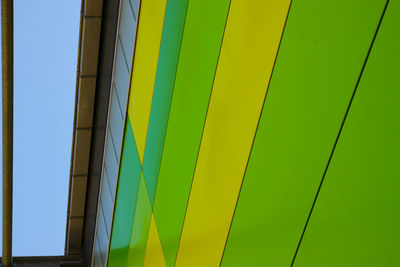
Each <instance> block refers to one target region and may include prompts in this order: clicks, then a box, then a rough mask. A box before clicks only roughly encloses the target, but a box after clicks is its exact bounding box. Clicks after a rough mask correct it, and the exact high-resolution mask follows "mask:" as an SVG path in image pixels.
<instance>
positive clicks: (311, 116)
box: [221, 0, 385, 266]
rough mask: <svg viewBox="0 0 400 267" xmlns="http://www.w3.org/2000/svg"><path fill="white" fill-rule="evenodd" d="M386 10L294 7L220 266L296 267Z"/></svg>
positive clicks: (358, 2)
mask: <svg viewBox="0 0 400 267" xmlns="http://www.w3.org/2000/svg"><path fill="white" fill-rule="evenodd" d="M384 2H385V1H371V2H368V3H367V2H365V1H362V0H355V1H350V2H349V1H345V0H340V1H331V2H329V3H328V2H321V1H318V0H307V1H293V2H292V4H291V8H290V13H289V16H288V20H287V24H286V28H285V33H284V36H283V38H282V43H281V46H280V49H279V55H278V57H277V61H276V65H275V68H274V74H273V76H272V78H271V83H270V87H269V89H268V95H267V98H266V102H265V105H264V108H263V112H262V115H261V119H260V124H259V127H258V130H257V135H256V138H255V141H254V146H253V149H252V152H251V156H250V159H249V163H248V167H247V170H246V174H245V178H244V182H243V187H242V190H241V193H240V198H239V201H238V204H237V208H236V211H235V217H234V219H233V222H232V226H231V231H230V234H229V237H228V241H227V244H226V249H225V253H224V258H223V260H222V264H221V265H222V266H289V265H290V263H291V261H292V258H293V255H294V252H295V250H296V246H297V243H298V240H299V238H300V235H301V232H302V230H303V227H304V224H305V221H306V219H307V215H308V212H309V210H310V207H311V204H312V201H313V199H314V196H315V192H316V189H317V187H318V185H319V182H320V180H321V177H322V174H323V172H324V168H325V166H326V162H327V160H328V158H329V155H330V152H331V149H332V146H333V143H334V142H335V138H336V135H337V133H338V130H339V128H340V124H341V122H342V120H343V116H344V114H345V112H346V108H347V105H348V103H349V100H350V98H351V95H352V92H353V90H354V86H355V84H356V82H357V78H358V75H359V73H360V70H361V68H362V65H363V62H364V58H365V56H366V54H367V52H368V47H369V44H370V41H371V40H372V38H373V35H374V31H375V29H376V25H377V23H378V21H379V16H380V14H381V11H382V9H383V6H384V4H385V3H384ZM338 16H339V17H340V18H341V19H340V20H338V19H337V18H338ZM338 77H340V78H338Z"/></svg>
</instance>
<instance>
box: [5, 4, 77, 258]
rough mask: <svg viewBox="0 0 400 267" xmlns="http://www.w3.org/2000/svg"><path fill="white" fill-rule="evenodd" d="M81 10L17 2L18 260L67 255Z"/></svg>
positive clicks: (15, 221)
mask: <svg viewBox="0 0 400 267" xmlns="http://www.w3.org/2000/svg"><path fill="white" fill-rule="evenodd" d="M80 5H81V1H80V0H64V1H59V0H58V1H57V0H38V1H28V0H25V1H23V0H16V1H14V203H13V204H14V207H13V216H14V217H13V256H34V255H62V254H64V242H65V227H66V212H67V197H68V181H69V168H70V157H71V142H72V125H73V112H74V100H75V78H76V63H77V62H76V60H77V48H78V38H79V13H80ZM0 175H1V174H0ZM0 187H1V183H0ZM0 210H1V205H0ZM0 233H1V228H0ZM0 243H1V242H0ZM0 247H1V244H0Z"/></svg>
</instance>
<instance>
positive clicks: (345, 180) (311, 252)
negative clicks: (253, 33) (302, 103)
mask: <svg viewBox="0 0 400 267" xmlns="http://www.w3.org/2000/svg"><path fill="white" fill-rule="evenodd" d="M399 14H400V2H399V1H390V3H389V5H388V8H387V10H386V14H385V16H384V19H383V21H382V24H381V27H380V30H379V32H378V35H377V38H376V40H375V43H374V46H373V49H372V51H371V55H370V56H369V58H368V62H367V65H366V67H365V71H364V73H363V76H362V78H361V81H360V84H359V86H358V89H357V92H356V95H355V97H354V100H353V103H352V105H351V108H350V111H349V114H348V116H347V119H346V122H345V124H344V127H343V130H342V133H341V135H340V138H339V141H338V144H337V146H336V149H335V152H334V155H333V158H332V161H331V164H330V166H329V168H328V172H327V175H326V177H325V179H324V183H323V185H322V188H321V191H320V194H319V196H318V199H317V202H316V206H315V208H314V211H313V213H312V216H311V218H310V221H309V224H308V227H307V230H306V232H305V235H304V239H303V242H302V244H301V246H300V249H299V252H298V255H297V258H296V261H295V266H363V267H366V266H398V265H399V258H398V255H399V251H400V243H399V240H400V227H399V226H400V205H399V204H400V165H399V162H400V154H399V151H400V138H399V137H400V120H399V115H400V76H399V73H400V51H399V47H400V16H399Z"/></svg>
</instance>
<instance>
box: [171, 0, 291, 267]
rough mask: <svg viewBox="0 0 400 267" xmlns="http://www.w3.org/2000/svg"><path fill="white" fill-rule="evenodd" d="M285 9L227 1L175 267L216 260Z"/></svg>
mask: <svg viewBox="0 0 400 267" xmlns="http://www.w3.org/2000/svg"><path fill="white" fill-rule="evenodd" d="M289 3H290V1H289V0H286V1H241V0H232V1H231V5H230V9H229V15H228V20H227V25H226V29H225V35H224V39H223V43H222V48H221V54H220V57H219V62H218V68H217V72H216V75H215V82H214V86H213V91H212V96H211V100H210V104H209V108H208V112H207V118H206V123H205V127H204V133H203V137H202V141H201V146H200V152H199V156H198V160H197V164H196V170H195V174H194V180H193V185H192V190H191V193H190V199H189V204H188V208H187V213H186V217H185V223H184V226H183V231H182V238H181V242H180V245H179V250H178V256H177V260H176V266H218V265H219V263H220V261H221V257H222V253H223V249H224V245H225V241H226V238H227V235H228V231H229V227H230V224H231V220H232V216H233V213H234V209H235V205H236V201H237V197H238V194H239V190H240V186H241V183H242V178H243V175H244V172H245V168H246V164H247V159H248V157H249V153H250V150H251V146H252V142H253V138H254V134H255V131H256V127H257V123H258V120H259V117H260V112H261V109H262V105H263V101H264V96H265V93H266V91H267V86H268V82H269V78H270V76H271V72H272V68H273V65H274V61H275V57H276V52H277V50H278V46H279V42H280V39H281V35H282V31H283V27H284V24H285V19H286V16H287V11H288V8H289ZM233 58H234V60H232V59H233ZM243 66H246V67H245V68H244V67H243Z"/></svg>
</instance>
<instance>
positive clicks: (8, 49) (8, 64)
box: [1, 0, 14, 267]
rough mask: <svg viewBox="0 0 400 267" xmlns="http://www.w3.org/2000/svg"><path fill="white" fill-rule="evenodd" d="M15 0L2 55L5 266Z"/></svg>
mask: <svg viewBox="0 0 400 267" xmlns="http://www.w3.org/2000/svg"><path fill="white" fill-rule="evenodd" d="M13 20H14V7H13V0H2V1H1V55H2V86H3V96H2V97H3V258H2V263H3V266H5V267H8V266H11V262H12V258H11V257H12V253H11V249H12V199H13V194H12V192H13V186H12V183H13V179H12V177H13V106H14V105H13V101H14V97H13V91H14V90H13V78H14V49H13V39H14V33H13V32H14V25H13Z"/></svg>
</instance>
